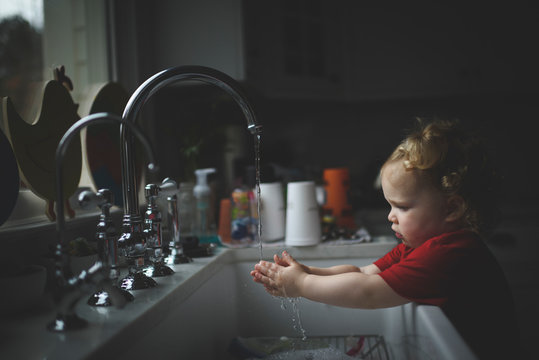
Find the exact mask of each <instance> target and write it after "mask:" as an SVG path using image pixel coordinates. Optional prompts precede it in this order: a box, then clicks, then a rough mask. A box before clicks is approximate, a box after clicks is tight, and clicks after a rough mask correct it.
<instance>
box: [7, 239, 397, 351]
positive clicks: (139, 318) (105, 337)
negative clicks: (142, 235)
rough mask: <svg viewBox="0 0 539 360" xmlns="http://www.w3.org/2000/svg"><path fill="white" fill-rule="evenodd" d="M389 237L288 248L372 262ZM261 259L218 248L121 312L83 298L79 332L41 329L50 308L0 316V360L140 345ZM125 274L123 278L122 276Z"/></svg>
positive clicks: (250, 251) (269, 252)
mask: <svg viewBox="0 0 539 360" xmlns="http://www.w3.org/2000/svg"><path fill="white" fill-rule="evenodd" d="M396 244H397V243H396V241H395V240H394V239H391V238H390V237H379V238H376V237H375V239H374V241H373V242H371V243H363V244H354V245H318V246H309V247H294V248H289V249H287V250H288V251H289V252H290V253H291V254H292V255H293V256H294V257H296V258H297V259H298V260H299V261H302V262H306V263H308V260H309V259H338V258H356V257H357V258H376V257H379V256H381V255H383V254H385V253H386V252H387V251H389V250H390V249H391V248H392V247H394V246H395V245H396ZM282 250H283V248H282V247H275V246H264V247H263V258H265V259H271V258H272V256H273V254H274V253H280V252H281V251H282ZM259 258H260V250H259V248H258V247H255V248H245V249H227V248H217V251H216V254H215V255H214V256H211V257H205V258H195V259H194V260H193V262H192V263H189V264H179V265H172V266H171V267H172V268H173V270H174V271H175V273H174V274H173V275H171V276H166V277H158V278H155V280H156V281H157V283H158V285H157V286H156V287H155V288H151V289H145V290H136V291H132V293H133V295H134V296H135V300H134V301H133V302H130V303H128V304H127V305H126V306H125V307H124V308H123V309H118V308H115V307H92V306H89V305H87V304H86V300H87V299H88V296H83V297H82V298H81V300H80V301H79V304H78V305H77V314H78V315H79V316H80V317H82V318H84V319H86V320H87V321H88V326H87V327H86V328H84V329H81V330H76V331H71V332H66V333H54V332H50V331H48V330H47V329H46V326H47V324H48V323H50V322H51V321H52V320H53V319H54V314H55V311H53V310H52V309H50V307H49V308H48V309H47V310H40V311H37V310H36V311H34V312H33V313H27V314H25V315H21V314H19V315H12V316H5V315H4V316H3V317H0V320H1V323H2V326H1V327H0V329H1V330H0V339H1V340H0V358H1V359H69V360H73V359H91V358H101V359H103V358H105V357H104V356H105V355H107V354H109V355H110V354H114V353H116V352H117V349H118V348H119V347H122V346H129V343H130V342H132V341H143V338H144V334H145V332H146V331H147V329H151V328H152V327H153V326H155V324H157V323H158V322H160V321H161V320H162V319H163V318H164V317H165V316H166V309H167V308H168V307H170V306H175V305H176V306H177V304H179V303H181V302H183V301H184V300H185V299H186V298H187V297H189V296H190V295H191V294H192V293H193V292H195V291H196V290H197V289H198V288H199V287H200V286H201V285H202V284H203V283H204V282H205V281H206V280H208V279H209V278H210V277H211V276H213V275H214V274H215V273H216V272H217V271H219V269H220V268H222V267H223V266H225V265H227V264H230V263H235V262H250V261H252V262H253V265H254V264H255V263H256V262H257V261H258V260H259ZM123 275H125V272H123V273H122V276H123Z"/></svg>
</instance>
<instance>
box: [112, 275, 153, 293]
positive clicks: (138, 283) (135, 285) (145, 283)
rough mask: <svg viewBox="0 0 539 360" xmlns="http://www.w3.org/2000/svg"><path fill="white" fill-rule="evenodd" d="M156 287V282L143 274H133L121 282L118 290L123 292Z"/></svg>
mask: <svg viewBox="0 0 539 360" xmlns="http://www.w3.org/2000/svg"><path fill="white" fill-rule="evenodd" d="M155 286H157V282H156V281H155V280H154V279H152V278H151V277H149V276H146V275H145V274H144V273H143V272H140V271H139V272H135V273H131V274H129V275H127V276H126V277H124V278H123V279H122V280H121V283H120V288H122V289H124V290H142V289H148V288H152V287H155Z"/></svg>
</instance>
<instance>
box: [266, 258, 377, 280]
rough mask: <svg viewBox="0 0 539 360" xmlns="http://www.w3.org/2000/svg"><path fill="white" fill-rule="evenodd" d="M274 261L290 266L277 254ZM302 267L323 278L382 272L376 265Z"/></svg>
mask: <svg viewBox="0 0 539 360" xmlns="http://www.w3.org/2000/svg"><path fill="white" fill-rule="evenodd" d="M283 256H284V252H283ZM273 260H274V261H275V263H276V264H279V265H281V266H285V267H286V266H288V263H287V262H286V261H285V260H284V259H283V258H280V257H279V255H277V254H276V255H273ZM296 262H297V261H296ZM298 264H299V263H298ZM300 265H301V266H302V267H303V269H304V270H305V272H307V273H309V274H313V275H321V276H326V275H337V274H344V273H348V272H361V273H363V274H367V275H370V274H378V273H379V272H380V269H378V266H376V265H374V264H370V265H367V266H362V267H357V266H355V265H335V266H331V267H328V268H320V267H316V266H307V265H303V264H300Z"/></svg>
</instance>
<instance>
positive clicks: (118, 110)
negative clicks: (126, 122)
mask: <svg viewBox="0 0 539 360" xmlns="http://www.w3.org/2000/svg"><path fill="white" fill-rule="evenodd" d="M128 100H129V94H128V93H127V91H126V90H125V89H124V88H123V87H122V86H121V85H120V84H118V83H115V82H109V83H106V84H103V85H102V86H99V88H98V89H97V90H96V91H95V95H94V96H91V97H89V101H90V103H89V104H85V103H83V104H81V114H82V113H86V112H88V114H87V115H90V114H95V113H100V112H107V113H111V114H115V115H118V116H122V113H123V111H124V108H125V106H126V105H127V101H128ZM86 109H88V110H86ZM85 140H86V157H87V160H88V166H89V168H90V173H91V177H92V181H93V183H94V185H95V187H96V189H109V190H110V191H111V192H112V194H113V197H114V201H113V203H114V204H115V205H117V206H119V207H123V194H122V165H121V148H120V126H119V125H117V126H113V125H111V124H108V123H107V124H96V125H92V126H89V127H88V128H87V130H86V139H85ZM135 143H136V141H135ZM137 145H138V144H135V146H134V149H135V151H136V152H137V155H138V154H139V152H140V151H139V148H140V146H137ZM137 158H140V157H138V156H137ZM136 173H137V178H138V180H140V177H141V173H142V171H141V166H137V169H136ZM137 184H140V182H139V181H137Z"/></svg>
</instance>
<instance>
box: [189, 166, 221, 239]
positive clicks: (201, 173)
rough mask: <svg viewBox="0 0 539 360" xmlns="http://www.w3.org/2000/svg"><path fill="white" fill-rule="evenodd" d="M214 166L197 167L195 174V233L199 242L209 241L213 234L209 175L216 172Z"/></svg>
mask: <svg viewBox="0 0 539 360" xmlns="http://www.w3.org/2000/svg"><path fill="white" fill-rule="evenodd" d="M215 172H216V170H215V169H214V168H206V169H197V170H195V175H196V178H197V183H196V185H195V187H194V188H193V195H194V196H195V199H196V218H195V235H197V236H198V238H199V242H208V240H210V238H211V236H212V234H210V224H209V220H210V219H211V216H210V194H211V191H210V187H209V186H208V175H209V174H213V173H215Z"/></svg>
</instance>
